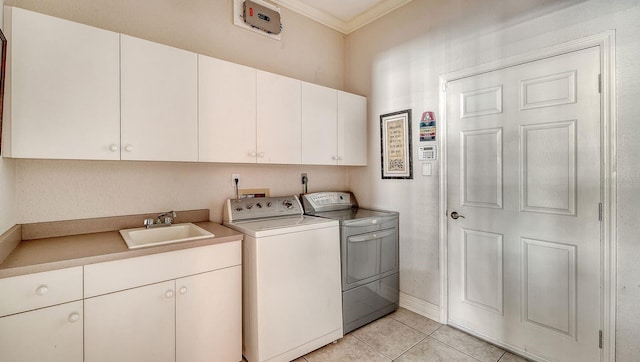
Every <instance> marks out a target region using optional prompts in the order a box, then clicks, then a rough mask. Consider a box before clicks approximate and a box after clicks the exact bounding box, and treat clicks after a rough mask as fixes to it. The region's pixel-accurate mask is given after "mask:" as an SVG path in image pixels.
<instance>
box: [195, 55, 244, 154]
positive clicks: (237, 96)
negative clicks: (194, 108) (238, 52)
mask: <svg viewBox="0 0 640 362" xmlns="http://www.w3.org/2000/svg"><path fill="white" fill-rule="evenodd" d="M198 122H199V126H200V130H199V142H198V143H199V148H200V152H199V157H200V161H205V162H236V163H255V162H256V70H255V69H253V68H249V67H245V66H242V65H237V64H233V63H229V62H225V61H223V60H219V59H215V58H210V57H206V56H203V55H198Z"/></svg>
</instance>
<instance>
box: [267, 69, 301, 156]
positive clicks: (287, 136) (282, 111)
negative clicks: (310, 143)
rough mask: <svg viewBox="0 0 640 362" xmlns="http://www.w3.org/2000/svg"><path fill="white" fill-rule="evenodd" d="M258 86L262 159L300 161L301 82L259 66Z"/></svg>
mask: <svg viewBox="0 0 640 362" xmlns="http://www.w3.org/2000/svg"><path fill="white" fill-rule="evenodd" d="M257 86H258V88H257V108H256V109H257V111H258V113H257V117H258V121H257V125H258V126H257V144H258V148H257V149H258V154H257V161H258V163H280V164H290V165H298V164H300V161H301V155H300V151H301V134H300V131H301V123H300V106H301V105H300V100H301V89H300V87H301V82H300V81H299V80H297V79H293V78H289V77H283V76H281V75H277V74H273V73H268V72H263V71H260V70H259V71H258V82H257Z"/></svg>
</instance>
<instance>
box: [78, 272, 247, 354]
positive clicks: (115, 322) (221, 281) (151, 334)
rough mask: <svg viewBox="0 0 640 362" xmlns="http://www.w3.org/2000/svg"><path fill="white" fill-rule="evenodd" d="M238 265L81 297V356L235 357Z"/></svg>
mask: <svg viewBox="0 0 640 362" xmlns="http://www.w3.org/2000/svg"><path fill="white" fill-rule="evenodd" d="M241 268H242V267H241V266H235V267H230V268H226V269H222V270H216V271H211V272H208V273H203V274H198V275H192V276H189V277H185V278H181V279H177V280H175V281H174V280H171V281H167V282H163V283H157V284H152V285H147V286H144V287H138V288H133V289H129V290H124V291H121V292H116V293H111V294H107V295H103V296H99V297H94V298H89V299H86V300H85V311H86V313H85V314H86V317H85V341H84V343H85V361H86V362H110V361H123V362H126V361H131V362H134V361H150V362H151V361H153V362H165V361H166V362H172V361H177V362H199V361H202V362H208V361H239V360H240V359H241V358H242V357H241V349H242V345H241V341H242V327H241V323H240V320H239V318H238V317H239V316H240V315H241V313H242V310H241V306H242V291H241V285H240V283H238V281H239V280H240V279H241V277H242V276H241Z"/></svg>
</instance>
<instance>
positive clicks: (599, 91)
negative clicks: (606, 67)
mask: <svg viewBox="0 0 640 362" xmlns="http://www.w3.org/2000/svg"><path fill="white" fill-rule="evenodd" d="M598 93H602V74H598Z"/></svg>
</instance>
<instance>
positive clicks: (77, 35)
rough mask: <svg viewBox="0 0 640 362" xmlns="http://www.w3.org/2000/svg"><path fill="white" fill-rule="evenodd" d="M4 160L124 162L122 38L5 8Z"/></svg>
mask: <svg viewBox="0 0 640 362" xmlns="http://www.w3.org/2000/svg"><path fill="white" fill-rule="evenodd" d="M5 31H6V32H7V37H8V39H9V41H8V62H7V73H8V74H7V83H6V86H7V94H6V98H5V105H6V108H7V109H6V111H7V112H5V115H6V116H7V117H6V119H5V121H7V127H8V128H9V129H10V139H8V140H6V145H3V146H9V147H6V148H5V151H6V154H5V155H6V156H10V157H17V158H56V159H95V160H117V159H120V153H119V149H118V147H119V145H120V82H119V77H120V76H119V74H120V50H119V47H120V40H119V35H118V34H117V33H113V32H110V31H106V30H102V29H97V28H93V27H90V26H87V25H83V24H78V23H73V22H70V21H67V20H62V19H58V18H54V17H51V16H47V15H42V14H38V13H34V12H30V11H27V10H23V9H19V8H12V7H6V8H5Z"/></svg>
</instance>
